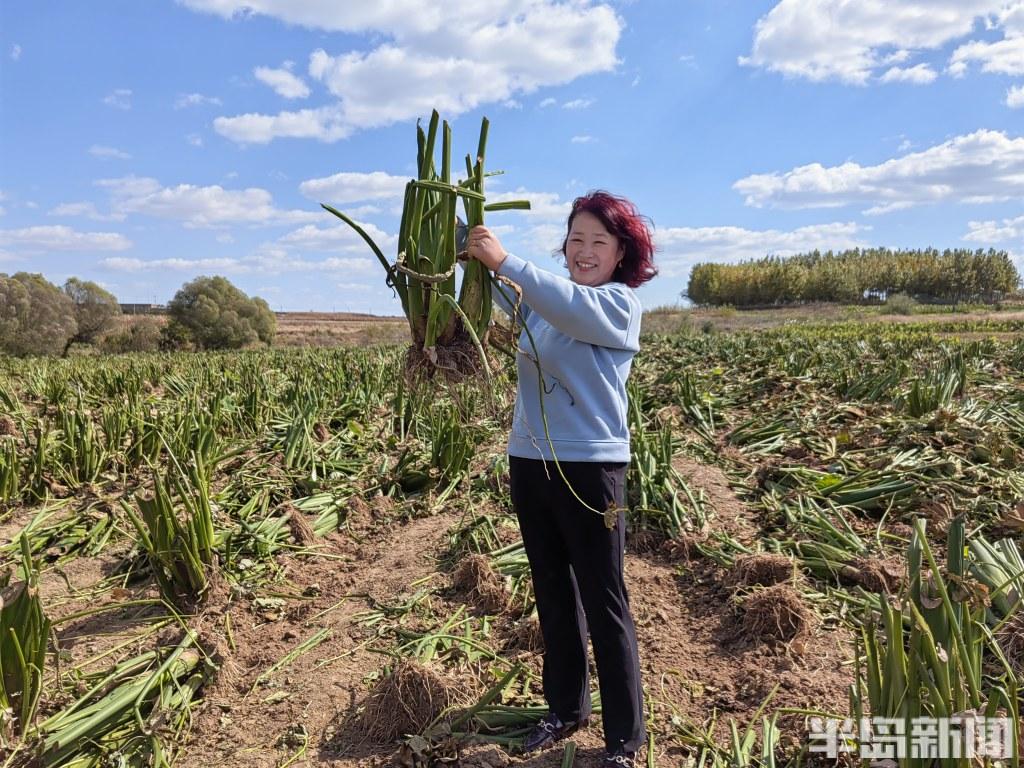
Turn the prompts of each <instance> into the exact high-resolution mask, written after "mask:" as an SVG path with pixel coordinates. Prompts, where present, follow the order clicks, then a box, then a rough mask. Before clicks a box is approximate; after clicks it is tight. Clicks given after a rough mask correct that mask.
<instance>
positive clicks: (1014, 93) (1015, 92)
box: [1006, 85, 1024, 109]
mask: <svg viewBox="0 0 1024 768" xmlns="http://www.w3.org/2000/svg"><path fill="white" fill-rule="evenodd" d="M1006 106H1008V107H1009V108H1010V109H1019V108H1020V107H1024V85H1014V86H1012V87H1011V88H1009V89H1008V90H1007V91H1006Z"/></svg>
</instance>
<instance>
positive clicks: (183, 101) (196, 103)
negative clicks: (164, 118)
mask: <svg viewBox="0 0 1024 768" xmlns="http://www.w3.org/2000/svg"><path fill="white" fill-rule="evenodd" d="M220 103H221V101H220V99H218V98H217V97H216V96H204V95H203V94H201V93H183V94H181V95H180V96H178V98H177V99H175V100H174V108H175V109H185V108H186V107H201V106H203V105H204V104H210V105H212V106H220Z"/></svg>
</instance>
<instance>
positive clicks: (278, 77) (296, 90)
mask: <svg viewBox="0 0 1024 768" xmlns="http://www.w3.org/2000/svg"><path fill="white" fill-rule="evenodd" d="M288 64H291V62H285V65H286V67H285V68H282V69H271V68H270V67H256V69H254V70H253V72H252V73H253V75H254V76H255V78H256V79H257V80H259V81H260V82H261V83H263V84H264V85H269V86H270V87H271V88H273V89H274V92H275V93H276V94H277V95H278V96H282V97H284V98H286V99H304V98H306V97H307V96H309V93H310V91H309V86H308V85H306V83H305V82H304V81H303V80H302V78H301V77H297V76H296V75H294V74H292V73H291V72H289V71H288V70H289V69H290V67H287V65H288Z"/></svg>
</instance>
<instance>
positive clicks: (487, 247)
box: [466, 225, 508, 272]
mask: <svg viewBox="0 0 1024 768" xmlns="http://www.w3.org/2000/svg"><path fill="white" fill-rule="evenodd" d="M466 255H467V256H469V258H471V259H476V260H477V261H479V262H480V263H481V264H483V265H484V266H485V267H487V268H488V269H489V270H491V271H492V272H497V271H498V268H499V267H500V266H501V265H502V264H503V263H504V261H505V257H506V256H507V255H508V254H507V253H505V249H504V248H502V247H501V241H499V240H498V237H497V235H495V234H494V233H493V232H491V230H489V229H488V228H487V227H485V226H483V225H480V226H478V227H473V228H472V229H471V230H469V241H468V243H467V244H466Z"/></svg>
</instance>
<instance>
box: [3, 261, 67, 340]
mask: <svg viewBox="0 0 1024 768" xmlns="http://www.w3.org/2000/svg"><path fill="white" fill-rule="evenodd" d="M76 329H77V325H76V323H75V312H74V306H73V304H72V302H71V299H69V298H68V297H67V296H66V295H64V293H63V292H62V291H61V290H60V288H58V287H57V286H55V285H53V284H52V283H51V282H49V281H48V280H47V279H46V278H45V277H43V276H42V275H39V274H30V273H28V272H18V273H16V274H14V275H12V276H10V277H8V276H7V275H5V274H2V273H0V351H2V352H4V353H6V354H8V355H16V356H24V355H59V354H61V353H62V352H63V351H64V350H65V349H66V347H67V343H68V339H70V338H71V337H72V336H73V335H74V334H75V331H76Z"/></svg>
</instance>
